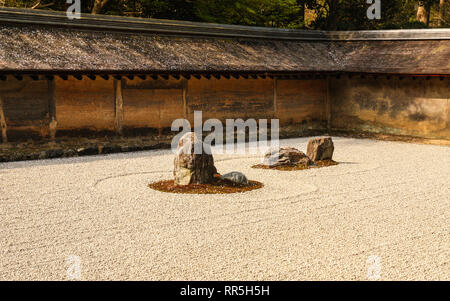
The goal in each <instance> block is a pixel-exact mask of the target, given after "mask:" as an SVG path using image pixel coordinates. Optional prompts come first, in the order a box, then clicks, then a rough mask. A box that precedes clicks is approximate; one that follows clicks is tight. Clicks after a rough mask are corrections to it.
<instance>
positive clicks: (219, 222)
mask: <svg viewBox="0 0 450 301" xmlns="http://www.w3.org/2000/svg"><path fill="white" fill-rule="evenodd" d="M333 139H334V142H335V157H334V159H335V160H336V161H338V162H340V164H339V165H337V166H331V167H326V168H320V169H310V170H303V171H292V172H286V171H274V170H260V169H252V168H250V167H251V166H252V165H254V164H258V163H260V157H258V156H256V155H255V156H250V155H246V156H229V155H217V156H215V161H216V166H217V168H218V171H219V172H221V173H225V172H229V171H232V170H239V171H242V172H244V173H245V174H246V175H247V176H248V178H251V179H254V180H257V181H260V182H263V183H264V184H265V186H264V187H263V188H262V189H259V190H254V191H250V192H246V193H238V194H230V195H179V194H167V193H162V192H157V191H154V190H151V189H149V188H148V187H147V184H148V183H150V182H153V181H158V180H163V179H169V178H170V177H171V175H172V173H171V169H172V164H173V155H172V154H171V153H170V152H168V151H150V152H141V153H127V154H116V155H107V156H95V157H81V158H70V159H55V160H44V161H34V162H15V163H3V164H0V183H1V184H0V246H1V248H0V253H1V257H0V258H1V259H0V280H13V279H14V280H15V279H25V280H30V279H40V280H54V279H66V270H67V268H68V266H67V263H66V259H67V256H69V255H76V256H79V257H80V259H81V264H82V273H81V275H82V279H85V280H94V279H95V280H105V279H126V280H131V279H133V280H139V279H144V280H340V279H346V280H366V279H367V269H368V266H367V262H366V261H367V258H368V257H369V256H371V255H376V256H379V257H380V259H381V279H383V280H412V279H414V280H422V279H427V280H430V279H442V280H444V279H445V280H449V279H450V265H449V258H450V248H449V247H450V245H449V242H450V225H449V222H448V221H449V220H450V168H449V167H450V148H449V147H442V146H432V145H418V144H407V143H399V142H382V141H373V140H367V139H348V138H333ZM306 142H307V139H306V138H300V139H289V140H283V141H281V145H289V146H293V147H296V148H298V149H300V150H305V149H306Z"/></svg>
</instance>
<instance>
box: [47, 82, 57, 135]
mask: <svg viewBox="0 0 450 301" xmlns="http://www.w3.org/2000/svg"><path fill="white" fill-rule="evenodd" d="M48 117H49V124H48V128H49V136H50V140H51V141H54V140H55V136H56V126H57V125H58V121H57V119H56V99H55V80H54V79H49V80H48Z"/></svg>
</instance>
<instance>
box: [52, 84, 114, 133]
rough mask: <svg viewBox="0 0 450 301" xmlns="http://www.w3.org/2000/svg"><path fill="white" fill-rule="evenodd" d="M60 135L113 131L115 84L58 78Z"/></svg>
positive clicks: (56, 86)
mask: <svg viewBox="0 0 450 301" xmlns="http://www.w3.org/2000/svg"><path fill="white" fill-rule="evenodd" d="M54 97H55V102H56V119H57V121H58V125H57V131H74V130H75V131H80V130H81V131H85V130H88V131H94V132H95V131H113V130H114V80H113V79H111V78H110V79H108V80H105V79H103V78H101V77H97V79H96V80H90V79H88V78H85V77H83V79H82V80H77V79H75V78H72V77H69V79H68V80H63V79H61V78H59V77H56V78H55V91H54Z"/></svg>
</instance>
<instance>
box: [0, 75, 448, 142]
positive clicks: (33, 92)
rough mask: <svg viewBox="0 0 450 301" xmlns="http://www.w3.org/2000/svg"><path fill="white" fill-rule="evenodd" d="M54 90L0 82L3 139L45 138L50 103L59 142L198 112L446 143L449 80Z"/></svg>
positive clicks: (155, 125) (224, 82) (160, 83)
mask: <svg viewBox="0 0 450 301" xmlns="http://www.w3.org/2000/svg"><path fill="white" fill-rule="evenodd" d="M327 82H328V84H327ZM117 84H120V87H121V89H120V90H119V92H117V91H116V90H117ZM53 86H54V89H52V85H50V84H49V81H47V80H38V81H34V80H31V79H30V78H27V77H24V78H23V80H21V81H19V80H17V79H15V78H14V77H8V78H7V80H6V81H0V97H1V99H2V107H3V111H4V115H5V120H6V124H7V133H8V139H10V138H11V140H14V139H16V137H21V139H28V138H36V137H39V136H42V137H47V136H48V132H49V106H50V99H54V100H55V103H56V119H57V136H62V135H65V134H68V133H75V134H77V135H84V132H85V131H89V132H93V133H97V132H104V131H107V132H110V133H114V131H115V130H116V129H117V128H116V124H117V122H118V120H120V122H121V125H122V127H123V128H124V129H126V130H136V129H148V130H151V131H152V132H155V130H158V129H162V128H168V127H170V126H171V124H172V121H173V120H175V119H178V118H186V117H187V118H188V119H189V120H190V121H191V123H192V122H193V113H194V111H196V110H201V111H202V112H203V120H206V119H209V118H217V119H219V120H222V121H224V120H225V119H227V118H231V119H237V118H243V119H247V118H255V119H262V118H264V119H271V118H279V119H280V125H281V131H282V133H283V132H284V133H287V134H289V135H292V136H294V135H301V134H308V131H310V130H313V131H314V130H316V131H322V130H324V129H326V127H327V120H328V118H329V116H331V118H330V121H331V122H330V125H331V127H332V129H335V130H346V131H357V132H363V131H365V132H375V133H386V134H396V135H410V136H417V137H424V138H441V139H450V129H449V119H450V118H449V114H450V107H449V102H450V100H449V97H450V95H449V93H450V80H449V79H443V80H440V79H439V78H430V79H429V80H427V79H426V78H417V79H416V80H413V79H412V78H404V79H402V80H400V79H399V78H398V77H392V78H389V79H387V78H386V77H378V78H377V79H374V78H372V77H366V78H359V77H358V78H355V77H354V78H351V79H350V78H347V77H345V78H341V79H334V78H333V79H329V80H328V81H327V80H326V79H316V80H286V79H283V80H281V79H277V80H274V79H270V78H266V79H242V78H241V79H234V78H230V79H225V78H222V79H220V80H217V79H215V78H211V79H209V80H208V79H205V78H201V79H196V78H191V79H190V80H186V79H178V80H176V79H173V78H171V79H168V80H165V79H161V78H158V79H157V80H154V79H150V78H147V79H146V80H142V79H140V78H138V77H134V78H133V79H129V78H123V79H122V80H119V81H117V80H115V79H113V78H110V79H108V80H104V79H102V78H100V77H97V79H96V80H90V79H88V78H86V77H83V79H82V80H77V79H75V78H72V77H69V79H68V80H63V79H61V78H59V77H56V78H55V80H54V85H53ZM115 87H116V89H115ZM116 92H117V93H120V95H121V99H122V102H123V109H122V110H121V111H120V110H119V111H116V109H117V108H116V106H117V95H116V94H117V93H116ZM328 110H330V112H329V111H328ZM118 114H119V115H120V114H122V115H121V116H122V118H119V119H118V118H117V115H118ZM127 134H128V132H126V131H125V135H127Z"/></svg>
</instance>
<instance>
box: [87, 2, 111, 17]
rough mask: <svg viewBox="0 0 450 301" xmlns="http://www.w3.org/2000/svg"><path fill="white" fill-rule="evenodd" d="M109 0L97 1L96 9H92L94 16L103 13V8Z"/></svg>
mask: <svg viewBox="0 0 450 301" xmlns="http://www.w3.org/2000/svg"><path fill="white" fill-rule="evenodd" d="M108 1H109V0H95V1H94V7H93V8H92V12H91V13H92V14H93V15H96V14H99V13H100V12H101V11H102V8H103V7H104V6H105V5H106V3H108Z"/></svg>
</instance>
